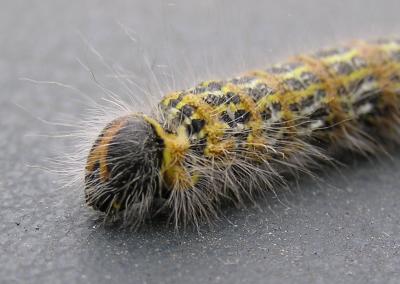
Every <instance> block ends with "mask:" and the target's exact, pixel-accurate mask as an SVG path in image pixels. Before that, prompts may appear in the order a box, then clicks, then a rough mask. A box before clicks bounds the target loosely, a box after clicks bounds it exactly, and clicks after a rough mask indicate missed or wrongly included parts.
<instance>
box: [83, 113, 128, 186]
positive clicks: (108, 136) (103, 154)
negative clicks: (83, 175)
mask: <svg viewBox="0 0 400 284" xmlns="http://www.w3.org/2000/svg"><path fill="white" fill-rule="evenodd" d="M125 123H126V117H121V118H119V119H117V120H115V121H113V122H112V123H111V125H109V126H108V127H106V129H105V130H103V134H102V136H101V138H99V140H98V141H96V142H95V147H94V148H93V149H92V151H91V152H90V154H89V157H88V160H87V164H86V172H89V173H91V172H93V170H94V167H95V165H96V163H97V162H98V163H99V165H100V166H99V167H100V179H101V181H102V182H106V181H107V179H108V178H109V175H110V173H109V170H108V165H107V154H108V147H109V145H110V143H111V141H112V139H113V138H114V136H115V135H116V134H117V133H118V131H119V130H120V129H121V128H122V127H123V126H124V125H125Z"/></svg>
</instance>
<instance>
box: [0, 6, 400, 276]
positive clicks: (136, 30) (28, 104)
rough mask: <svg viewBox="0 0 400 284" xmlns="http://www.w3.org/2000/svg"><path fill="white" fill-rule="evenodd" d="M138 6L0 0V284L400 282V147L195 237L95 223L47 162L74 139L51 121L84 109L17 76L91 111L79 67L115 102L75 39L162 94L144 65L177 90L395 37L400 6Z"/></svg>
mask: <svg viewBox="0 0 400 284" xmlns="http://www.w3.org/2000/svg"><path fill="white" fill-rule="evenodd" d="M148 2H151V3H149V4H146V3H145V1H107V2H106V1H95V0H84V1H74V2H73V1H54V0H43V1H19V0H16V1H1V4H2V5H1V9H0V74H1V76H0V87H1V88H0V90H1V94H0V129H1V130H0V173H1V175H0V201H1V206H0V216H1V218H0V282H1V283H112V282H115V283H399V282H400V198H399V197H400V184H399V179H398V176H399V175H398V172H399V169H400V152H398V151H396V150H393V157H392V159H391V158H389V157H382V159H380V160H379V161H376V160H372V161H368V160H365V159H362V158H359V157H358V158H357V157H348V158H346V167H345V168H343V169H342V171H341V172H338V171H335V170H334V169H327V170H326V171H325V174H323V175H321V179H322V180H321V181H320V182H319V183H316V182H314V181H312V180H310V179H309V178H303V179H301V180H300V181H299V182H298V184H297V185H296V186H293V188H292V190H291V191H290V192H288V191H282V192H280V193H279V194H278V198H277V197H275V196H274V195H272V194H271V196H270V198H268V200H265V202H261V204H260V207H259V208H252V207H251V208H249V209H246V210H244V209H234V208H231V209H227V210H226V211H225V212H224V215H225V217H223V218H222V219H221V220H220V221H217V222H216V224H215V225H214V226H213V227H212V228H203V229H202V231H201V234H197V233H196V232H190V231H188V232H181V233H179V234H177V233H175V232H174V231H173V230H172V229H170V228H165V227H164V226H162V225H160V224H153V225H149V226H147V227H146V228H144V229H143V230H142V231H140V232H138V233H133V232H127V231H121V230H115V229H111V228H104V227H102V226H101V225H99V222H98V220H97V215H96V213H94V212H92V210H91V209H89V208H86V207H85V206H84V204H83V198H82V190H81V189H80V188H73V187H72V188H71V187H68V188H61V186H62V185H63V182H62V179H60V178H58V177H57V176H56V175H54V174H52V173H50V172H49V171H48V170H46V169H44V168H48V167H51V166H50V163H49V162H48V160H51V159H53V158H54V157H55V156H57V155H60V154H61V155H62V154H63V153H65V152H67V150H68V149H69V148H70V147H71V146H72V147H73V146H74V145H71V142H69V141H68V140H66V139H62V138H55V137H53V136H56V135H57V133H59V132H60V131H62V130H64V128H63V126H61V125H59V124H54V123H53V122H59V121H65V120H67V121H71V120H72V121H80V120H81V119H82V118H83V117H84V115H85V113H87V111H88V108H87V106H86V104H85V103H84V102H85V101H87V100H85V98H84V97H83V96H82V95H77V93H76V92H74V91H73V90H72V89H68V88H63V87H61V86H55V85H49V84H38V83H36V84H35V83H31V82H29V81H27V80H24V79H23V78H30V79H34V80H46V81H55V82H60V83H65V84H69V85H71V86H74V87H75V88H79V89H80V90H82V92H83V93H85V94H86V95H87V96H89V97H90V98H92V99H93V100H95V101H96V102H100V101H101V99H102V97H103V96H104V95H103V94H102V93H101V92H100V91H99V88H98V87H96V84H94V80H93V77H92V76H91V74H90V73H89V72H88V71H87V70H86V69H85V68H84V67H83V66H82V64H80V63H79V62H81V63H82V62H83V63H84V64H85V65H87V66H89V67H90V69H91V70H92V71H93V72H94V73H95V75H96V79H97V80H98V81H99V82H101V83H102V84H104V85H106V86H107V87H108V88H110V89H112V90H113V91H115V92H116V93H118V94H121V96H122V97H123V96H125V91H126V90H124V87H123V86H121V84H119V83H118V80H116V79H115V78H113V77H112V76H110V72H109V70H107V68H106V67H105V66H104V65H102V64H101V60H99V58H98V57H96V55H95V54H94V53H93V52H92V51H91V50H90V48H88V47H87V45H85V43H84V42H85V40H84V39H86V40H88V41H89V42H90V43H91V45H92V46H94V47H95V48H96V49H98V50H99V51H100V52H101V54H102V55H103V56H104V58H106V59H107V60H109V61H108V62H111V61H112V62H114V63H112V66H119V65H123V66H124V67H125V69H127V70H130V71H131V73H130V74H133V75H134V78H135V81H137V82H139V83H140V84H142V85H144V86H146V87H149V88H150V90H153V91H154V92H155V93H156V94H157V86H156V84H155V82H154V79H153V75H152V74H151V72H149V68H147V65H149V66H150V69H151V70H154V72H155V73H156V76H157V77H158V78H161V79H160V80H161V85H163V86H162V88H163V89H164V88H167V87H172V88H173V87H176V88H180V87H185V86H190V85H191V84H193V83H195V80H201V79H207V78H211V76H217V77H223V76H229V75H234V74H236V73H237V72H239V71H244V70H245V69H247V68H255V67H259V66H265V65H266V64H268V63H271V62H274V61H276V60H277V59H279V58H284V57H285V56H287V55H291V54H293V53H296V52H300V51H307V50H310V49H315V48H316V47H320V46H323V45H327V44H332V43H335V42H337V41H340V40H345V39H348V38H357V37H359V38H364V37H372V36H379V35H388V34H389V35H391V34H396V33H397V34H399V31H400V21H399V17H398V11H399V10H400V9H399V8H400V3H399V2H398V1H397V0H392V1H390V0H388V1H365V0H358V1H356V0H354V1H319V0H315V1H311V0H308V1H289V0H285V1H209V0H208V1H171V2H167V1H161V0H160V1H148ZM268 2H269V3H268ZM278 2H279V4H278ZM121 26H122V27H121ZM124 27H125V28H124ZM127 34H130V35H131V36H132V37H133V38H134V39H130V38H129V36H128V35H127ZM244 68H245V69H244ZM169 71H171V72H174V73H173V74H174V76H173V79H174V80H172V79H171V78H172V77H169V76H163V74H164V75H165V74H168V72H169ZM162 78H167V79H165V80H163V79H162ZM138 96H139V95H138ZM155 96H157V95H155Z"/></svg>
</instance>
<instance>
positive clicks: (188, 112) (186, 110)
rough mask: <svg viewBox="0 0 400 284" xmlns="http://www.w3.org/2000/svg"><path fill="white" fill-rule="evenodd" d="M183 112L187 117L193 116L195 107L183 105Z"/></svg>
mask: <svg viewBox="0 0 400 284" xmlns="http://www.w3.org/2000/svg"><path fill="white" fill-rule="evenodd" d="M181 111H182V113H183V114H184V115H185V116H186V117H191V116H192V114H193V112H194V109H193V107H192V106H190V105H184V106H183V107H182V110H181Z"/></svg>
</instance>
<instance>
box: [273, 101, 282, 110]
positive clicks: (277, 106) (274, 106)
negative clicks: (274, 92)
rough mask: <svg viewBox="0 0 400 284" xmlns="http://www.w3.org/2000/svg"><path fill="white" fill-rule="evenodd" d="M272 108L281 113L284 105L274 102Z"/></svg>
mask: <svg viewBox="0 0 400 284" xmlns="http://www.w3.org/2000/svg"><path fill="white" fill-rule="evenodd" d="M271 108H272V109H273V110H274V111H281V109H282V105H281V104H280V103H279V102H274V103H272V105H271Z"/></svg>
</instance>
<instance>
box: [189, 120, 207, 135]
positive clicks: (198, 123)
mask: <svg viewBox="0 0 400 284" xmlns="http://www.w3.org/2000/svg"><path fill="white" fill-rule="evenodd" d="M205 124H206V122H205V121H204V120H203V119H192V123H191V130H192V133H199V132H200V131H201V129H202V128H203V127H204V125H205Z"/></svg>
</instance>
